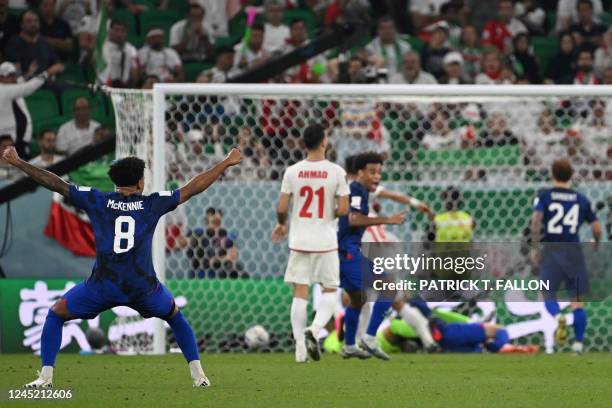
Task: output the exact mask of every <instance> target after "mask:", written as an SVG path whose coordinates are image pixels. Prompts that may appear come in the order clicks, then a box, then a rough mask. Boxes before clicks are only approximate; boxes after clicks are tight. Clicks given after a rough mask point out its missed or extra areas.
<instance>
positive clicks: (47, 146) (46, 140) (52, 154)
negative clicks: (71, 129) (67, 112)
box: [30, 129, 64, 167]
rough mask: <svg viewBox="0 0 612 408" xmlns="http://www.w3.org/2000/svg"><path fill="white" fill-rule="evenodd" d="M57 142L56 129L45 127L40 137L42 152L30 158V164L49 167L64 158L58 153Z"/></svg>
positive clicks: (39, 143) (39, 144) (39, 142)
mask: <svg viewBox="0 0 612 408" xmlns="http://www.w3.org/2000/svg"><path fill="white" fill-rule="evenodd" d="M56 142H57V135H56V134H55V132H54V131H52V130H50V129H45V130H43V131H42V132H40V137H39V138H38V146H39V147H40V154H39V155H38V156H36V157H35V158H33V159H32V160H30V164H33V165H34V166H38V167H49V166H51V165H52V164H55V163H57V162H59V161H62V160H64V156H62V155H59V154H57V152H56V150H55V144H56Z"/></svg>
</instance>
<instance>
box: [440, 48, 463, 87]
mask: <svg viewBox="0 0 612 408" xmlns="http://www.w3.org/2000/svg"><path fill="white" fill-rule="evenodd" d="M443 63H444V75H443V76H442V78H441V79H440V83H441V84H451V85H460V84H470V83H471V81H470V80H469V79H468V78H466V77H465V76H464V75H463V74H462V70H461V68H462V66H463V58H462V57H461V54H460V53H458V52H457V51H452V52H449V53H448V54H446V55H445V56H444V60H443Z"/></svg>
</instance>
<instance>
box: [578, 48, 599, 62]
mask: <svg viewBox="0 0 612 408" xmlns="http://www.w3.org/2000/svg"><path fill="white" fill-rule="evenodd" d="M585 52H586V53H587V54H589V55H590V56H591V58H595V54H594V53H593V50H592V49H590V48H588V47H582V46H581V47H580V48H578V52H577V53H576V59H578V58H580V54H583V53H585Z"/></svg>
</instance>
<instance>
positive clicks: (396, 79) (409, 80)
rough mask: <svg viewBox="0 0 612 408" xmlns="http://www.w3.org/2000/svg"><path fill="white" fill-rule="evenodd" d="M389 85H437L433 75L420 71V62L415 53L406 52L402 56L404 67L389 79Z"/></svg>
mask: <svg viewBox="0 0 612 408" xmlns="http://www.w3.org/2000/svg"><path fill="white" fill-rule="evenodd" d="M389 83H391V84H418V85H428V84H437V83H438V81H436V78H434V76H433V75H431V74H429V73H427V72H425V71H423V70H421V61H420V60H419V55H418V54H417V53H416V52H412V51H410V52H408V53H406V55H404V66H403V67H402V70H401V72H398V73H396V74H395V75H393V76H391V77H390V78H389Z"/></svg>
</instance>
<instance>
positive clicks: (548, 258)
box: [539, 250, 589, 300]
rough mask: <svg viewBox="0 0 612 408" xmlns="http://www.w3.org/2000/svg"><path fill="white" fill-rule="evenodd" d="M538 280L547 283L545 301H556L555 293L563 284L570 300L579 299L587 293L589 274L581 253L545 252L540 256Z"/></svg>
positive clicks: (570, 251)
mask: <svg viewBox="0 0 612 408" xmlns="http://www.w3.org/2000/svg"><path fill="white" fill-rule="evenodd" d="M539 278H540V280H542V281H548V282H549V285H550V286H549V287H550V289H549V290H548V291H544V294H543V295H544V299H545V300H554V299H556V293H557V291H558V290H559V288H560V286H561V282H565V290H566V291H567V295H568V296H569V297H570V298H574V297H579V296H581V295H584V294H586V293H588V291H589V274H588V271H587V267H586V262H585V261H584V257H583V256H582V252H581V251H578V250H576V251H572V250H568V251H567V252H565V253H559V252H546V251H544V253H543V254H542V263H541V264H540V276H539Z"/></svg>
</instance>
